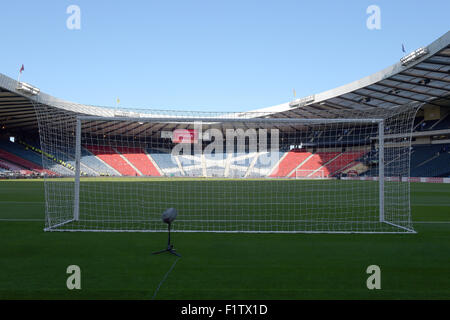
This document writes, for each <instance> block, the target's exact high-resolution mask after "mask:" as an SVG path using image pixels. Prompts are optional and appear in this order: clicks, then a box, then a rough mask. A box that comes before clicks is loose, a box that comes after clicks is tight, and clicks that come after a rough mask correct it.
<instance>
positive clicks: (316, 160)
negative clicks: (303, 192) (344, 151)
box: [290, 152, 340, 178]
mask: <svg viewBox="0 0 450 320" xmlns="http://www.w3.org/2000/svg"><path fill="white" fill-rule="evenodd" d="M338 154H340V152H317V153H315V154H314V155H313V156H312V157H311V158H309V159H308V161H306V162H305V163H304V164H302V165H301V166H300V167H299V168H297V170H311V171H313V170H317V169H319V168H321V167H322V166H323V165H325V164H326V163H327V162H328V161H330V160H331V159H333V158H334V157H336V156H337V155H338ZM321 170H323V171H324V172H323V176H324V177H327V176H328V175H329V171H328V170H327V168H326V167H323V168H321ZM320 175H321V173H320V172H316V173H313V174H309V175H308V177H316V176H320ZM290 177H291V178H293V177H295V171H294V172H293V173H292V174H291V175H290Z"/></svg>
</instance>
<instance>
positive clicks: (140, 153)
mask: <svg viewBox="0 0 450 320" xmlns="http://www.w3.org/2000/svg"><path fill="white" fill-rule="evenodd" d="M116 150H117V151H119V152H120V153H121V154H122V155H123V156H124V157H125V158H127V160H128V161H130V162H131V163H132V164H133V166H135V167H136V168H137V169H138V170H139V171H140V172H141V173H142V174H143V175H146V176H154V177H159V176H161V174H160V173H159V171H158V169H156V167H155V165H154V164H153V162H151V161H150V159H149V157H148V156H147V155H146V154H145V151H144V149H142V148H129V147H117V148H116Z"/></svg>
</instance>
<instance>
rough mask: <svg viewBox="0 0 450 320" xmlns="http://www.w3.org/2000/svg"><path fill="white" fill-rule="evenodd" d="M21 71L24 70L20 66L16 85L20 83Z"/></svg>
mask: <svg viewBox="0 0 450 320" xmlns="http://www.w3.org/2000/svg"><path fill="white" fill-rule="evenodd" d="M23 70H25V68H24V67H23V64H22V67H20V70H19V76H18V77H17V84H19V83H20V76H21V75H22V71H23Z"/></svg>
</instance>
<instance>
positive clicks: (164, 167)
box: [146, 149, 182, 177]
mask: <svg viewBox="0 0 450 320" xmlns="http://www.w3.org/2000/svg"><path fill="white" fill-rule="evenodd" d="M146 151H147V153H148V154H149V155H150V156H151V157H152V159H153V160H154V161H155V163H156V165H157V166H158V167H159V169H160V170H161V171H162V173H163V174H164V175H165V176H168V177H170V176H181V175H182V174H181V171H180V168H179V167H178V164H177V163H176V162H175V161H174V159H172V155H171V154H170V153H167V152H161V151H159V150H152V149H146Z"/></svg>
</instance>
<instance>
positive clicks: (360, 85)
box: [0, 31, 450, 134]
mask: <svg viewBox="0 0 450 320" xmlns="http://www.w3.org/2000/svg"><path fill="white" fill-rule="evenodd" d="M36 102H38V103H42V104H45V105H47V106H48V107H50V108H55V111H57V112H67V113H69V114H72V115H73V116H75V115H87V116H106V117H114V116H115V115H116V116H117V111H115V109H113V108H104V107H97V106H90V105H83V104H78V103H74V102H69V101H65V100H62V99H59V98H55V97H52V96H50V95H48V94H45V93H43V92H40V91H39V90H38V89H37V88H34V87H32V86H28V85H27V84H24V83H18V82H17V81H15V80H14V79H11V78H9V77H7V76H5V75H3V74H1V73H0V133H10V134H13V133H14V132H18V131H22V132H23V131H34V132H36V131H37V129H38V125H37V119H36V114H35V110H34V106H33V103H36ZM414 102H415V103H423V104H426V105H432V106H440V107H441V106H442V107H447V106H449V105H450V103H449V102H450V31H449V32H447V33H446V34H444V35H443V36H442V37H440V38H439V39H437V40H436V41H434V42H433V43H431V44H430V45H428V46H426V47H423V48H419V49H417V50H415V51H413V52H412V53H410V54H408V55H406V56H405V57H403V58H402V59H401V60H400V61H399V62H397V63H396V64H394V65H392V66H391V67H388V68H386V69H384V70H381V71H379V72H377V73H375V74H373V75H370V76H368V77H365V78H362V79H360V80H357V81H355V82H352V83H349V84H347V85H344V86H341V87H338V88H335V89H332V90H328V91H325V92H322V93H319V94H314V95H311V96H308V97H305V98H301V99H297V100H295V101H290V102H286V103H283V104H280V105H277V106H273V107H269V108H263V109H257V110H252V111H249V112H242V113H237V114H233V115H232V116H233V117H238V118H241V119H242V118H254V117H262V116H264V117H266V118H317V117H321V118H322V117H324V115H325V116H326V117H329V118H335V117H338V115H339V114H341V113H342V112H343V111H365V110H368V111H370V110H374V109H391V108H393V107H397V106H399V105H404V104H409V103H414ZM123 112H128V116H130V115H131V116H133V114H134V113H133V112H131V111H122V113H121V114H120V116H123V115H124V114H123ZM147 112H148V111H147ZM189 114H190V113H189V112H185V113H184V116H185V117H189ZM172 115H173V113H172ZM145 116H148V117H168V116H170V113H168V112H165V111H151V114H148V113H147V114H145ZM210 116H212V117H215V118H217V114H210Z"/></svg>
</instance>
